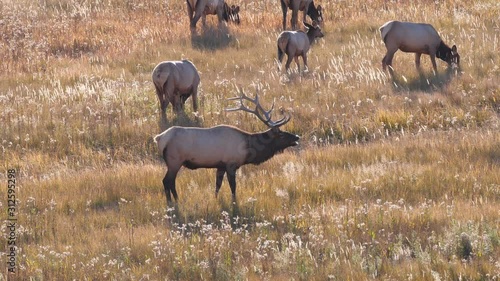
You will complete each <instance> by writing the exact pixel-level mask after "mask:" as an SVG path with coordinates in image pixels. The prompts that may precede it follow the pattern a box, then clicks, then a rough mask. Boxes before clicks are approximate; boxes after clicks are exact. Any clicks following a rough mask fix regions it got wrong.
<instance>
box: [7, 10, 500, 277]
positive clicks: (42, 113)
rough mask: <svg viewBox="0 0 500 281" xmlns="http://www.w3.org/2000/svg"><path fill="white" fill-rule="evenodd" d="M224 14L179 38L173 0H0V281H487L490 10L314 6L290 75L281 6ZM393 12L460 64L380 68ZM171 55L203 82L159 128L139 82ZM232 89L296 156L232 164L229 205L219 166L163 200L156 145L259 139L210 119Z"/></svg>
mask: <svg viewBox="0 0 500 281" xmlns="http://www.w3.org/2000/svg"><path fill="white" fill-rule="evenodd" d="M410 2H411V3H410ZM234 3H235V4H239V5H240V6H241V10H242V11H241V17H242V23H241V25H239V26H236V25H232V24H230V25H228V26H227V27H224V28H221V29H217V28H216V26H217V23H216V19H215V18H214V17H209V18H208V26H207V27H206V28H202V27H201V22H200V23H198V32H197V33H196V34H190V32H189V28H188V26H189V23H188V19H187V15H186V12H185V9H186V8H185V3H184V2H183V1H149V0H146V1H139V0H130V1H116V0H91V1H78V0H45V1H26V0H21V1H13V0H4V1H2V3H1V4H0V35H1V36H2V38H1V41H0V61H1V63H0V73H1V74H0V108H1V109H0V124H1V130H0V147H1V151H0V153H1V158H0V167H1V169H0V180H1V182H2V183H1V186H2V188H1V189H0V198H1V199H0V209H1V210H2V212H3V214H4V215H3V216H2V219H4V220H5V222H4V223H3V224H2V227H1V233H2V236H1V237H0V245H1V246H0V248H1V249H2V250H1V254H0V256H1V259H0V264H2V266H4V268H5V270H2V271H1V273H0V279H7V278H9V279H13V280H15V279H18V280H29V279H31V280H72V279H75V280H200V279H207V280H262V279H264V280H291V279H294V280H367V279H380V280H499V279H500V262H499V261H500V128H499V126H500V122H499V121H500V118H499V117H500V90H499V86H498V85H499V84H500V81H499V80H500V79H499V77H500V46H499V43H500V42H499V41H500V36H499V34H500V33H499V30H500V25H499V21H498V18H499V15H500V4H499V3H498V1H494V0H484V1H473V2H469V1H465V2H464V1H380V0H378V1H317V3H319V4H321V5H322V6H323V10H324V18H325V23H324V26H323V31H324V33H325V37H324V38H322V39H321V40H319V41H318V42H317V43H316V44H315V45H314V46H313V47H312V50H311V52H310V56H309V71H308V72H306V73H301V74H299V73H296V72H295V73H291V74H290V75H287V74H284V73H281V72H279V71H278V66H277V63H276V61H275V58H276V53H277V50H276V38H277V36H278V34H279V33H280V32H281V10H280V7H279V3H278V1H274V0H272V1H270V0H265V1H249V0H236V1H234ZM230 4H232V3H230ZM288 17H289V18H290V13H289V15H288ZM301 18H302V15H301V14H300V15H299V19H301ZM392 19H398V20H409V21H415V22H428V23H431V24H433V26H434V27H435V28H436V29H437V30H438V31H439V33H440V34H441V36H442V38H443V39H444V41H445V42H446V43H448V44H450V45H452V44H456V45H457V46H458V51H459V53H460V55H461V69H459V70H457V69H454V70H447V69H446V67H445V63H444V62H442V61H439V62H438V73H437V75H434V74H433V73H432V71H431V69H432V68H431V65H430V60H429V58H428V57H427V56H423V58H422V68H423V73H422V74H419V73H418V72H417V71H416V70H415V66H414V62H413V60H414V56H413V55H410V54H404V53H401V52H398V53H396V55H395V58H394V67H395V69H396V75H397V76H396V78H395V79H391V78H390V77H388V75H387V74H386V73H384V72H382V70H381V60H382V57H383V55H384V53H385V47H384V46H383V43H382V42H381V39H380V35H379V33H378V27H379V26H381V25H382V24H383V23H385V22H386V21H388V20H392ZM178 59H190V60H191V61H193V62H194V64H195V65H196V66H197V67H198V70H199V71H200V75H201V79H202V82H201V87H200V93H199V97H200V110H199V113H198V119H196V118H195V114H194V113H193V112H192V109H191V105H190V100H188V102H187V103H186V114H185V115H184V116H175V115H174V114H172V112H171V111H170V110H171V108H169V111H168V113H167V119H168V121H165V120H161V119H160V118H159V108H158V102H157V98H156V96H155V93H154V88H153V85H152V83H151V71H152V69H153V68H154V66H155V65H156V64H157V63H158V62H160V61H163V60H178ZM295 67H296V66H295V65H294V64H292V68H295ZM237 87H241V88H242V89H243V90H244V91H245V92H246V93H247V94H249V95H253V94H255V93H256V92H257V91H258V92H259V93H260V95H261V99H262V102H263V104H264V106H270V105H271V103H272V101H275V103H276V106H277V108H281V109H282V110H285V111H287V112H289V113H290V114H291V115H292V120H291V121H290V122H289V123H288V124H287V125H285V126H284V127H283V129H284V130H287V131H289V132H292V133H295V134H298V135H300V136H301V143H300V145H299V146H298V147H294V148H293V149H288V150H287V151H285V152H284V153H283V154H280V155H278V156H275V157H274V158H272V159H271V160H269V161H268V162H266V163H264V164H262V165H260V166H245V167H243V168H241V169H240V170H239V172H238V174H237V182H238V189H237V194H238V202H237V204H232V203H231V196H230V190H229V187H228V185H227V182H224V183H223V186H222V189H221V192H220V195H219V198H217V199H216V198H215V196H214V189H215V187H214V185H215V171H213V170H196V171H190V170H182V171H181V173H180V174H179V176H178V178H177V190H178V193H179V197H180V200H179V203H178V206H177V208H166V202H165V194H164V191H163V187H162V184H161V179H162V178H163V176H164V173H165V169H166V168H165V165H164V163H163V161H162V159H161V157H160V155H159V153H158V151H157V149H156V147H155V144H154V143H153V141H152V137H153V136H154V135H155V134H157V133H159V132H161V131H162V130H163V129H165V128H166V127H169V126H171V125H172V124H178V125H199V126H203V127H209V126H213V125H217V124H230V125H234V126H238V127H240V128H242V129H244V130H247V131H252V132H256V131H260V130H264V129H265V128H264V126H263V124H261V123H260V122H259V121H258V120H257V119H256V118H255V117H254V116H251V115H250V114H246V113H243V112H241V113H228V112H224V110H223V109H224V108H226V107H229V106H232V104H231V103H229V102H228V101H226V99H227V98H229V97H233V96H235V95H237ZM12 170H15V173H13V172H12ZM12 175H14V176H15V179H16V182H15V185H9V184H8V183H9V182H8V180H9V177H10V179H12ZM11 183H13V182H11ZM9 186H10V187H9ZM12 194H14V195H15V197H16V201H15V203H16V204H15V210H14V209H13V210H14V211H15V212H14V213H12V214H11V215H12V217H14V218H16V219H17V221H16V225H15V226H16V228H15V231H14V232H12V231H11V230H10V228H9V226H10V225H9V221H8V219H9V218H12V217H9V214H8V211H9V209H8V207H9V206H8V205H9V201H8V196H9V195H12ZM13 238H15V244H16V246H17V248H15V249H14V250H11V249H10V247H9V243H12V241H13ZM12 253H14V255H15V259H14V260H15V266H14V269H15V270H16V273H14V274H8V273H7V268H8V266H9V264H8V262H9V261H11V260H12V257H11V256H10V255H12Z"/></svg>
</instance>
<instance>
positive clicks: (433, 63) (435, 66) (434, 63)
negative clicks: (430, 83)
mask: <svg viewBox="0 0 500 281" xmlns="http://www.w3.org/2000/svg"><path fill="white" fill-rule="evenodd" d="M430 56H431V62H432V69H434V75H436V74H437V65H436V55H435V54H431V55H430Z"/></svg>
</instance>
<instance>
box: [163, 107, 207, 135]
mask: <svg viewBox="0 0 500 281" xmlns="http://www.w3.org/2000/svg"><path fill="white" fill-rule="evenodd" d="M167 114H168V113H167ZM167 114H165V113H160V118H159V120H158V127H159V128H160V132H163V131H165V130H166V129H168V128H170V127H172V126H182V127H202V126H203V123H202V121H201V120H200V118H198V117H197V116H196V115H194V114H193V115H192V116H188V115H187V114H186V112H184V111H181V112H179V113H178V114H176V113H173V112H171V113H170V115H171V118H170V120H168V118H167Z"/></svg>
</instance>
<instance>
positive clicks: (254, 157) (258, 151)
mask: <svg viewBox="0 0 500 281" xmlns="http://www.w3.org/2000/svg"><path fill="white" fill-rule="evenodd" d="M273 134H274V133H273V132H272V130H271V129H270V130H267V131H264V132H260V133H254V134H251V133H248V135H246V139H247V158H246V160H245V164H255V165H259V164H261V163H263V162H265V161H267V160H269V159H270V158H271V157H273V156H274V155H275V154H276V153H278V152H279V150H278V149H277V148H276V146H275V144H274V143H273Z"/></svg>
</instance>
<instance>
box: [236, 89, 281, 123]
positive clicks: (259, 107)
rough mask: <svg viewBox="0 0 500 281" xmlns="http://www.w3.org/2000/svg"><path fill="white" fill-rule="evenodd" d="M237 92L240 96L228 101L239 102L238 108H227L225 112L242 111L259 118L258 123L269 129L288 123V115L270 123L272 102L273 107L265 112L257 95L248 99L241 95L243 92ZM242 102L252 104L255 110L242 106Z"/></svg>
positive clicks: (243, 94)
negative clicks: (260, 122) (245, 101)
mask: <svg viewBox="0 0 500 281" xmlns="http://www.w3.org/2000/svg"><path fill="white" fill-rule="evenodd" d="M239 92H240V94H241V96H239V97H233V98H229V99H228V100H239V101H240V106H239V107H235V108H228V109H226V111H237V110H242V111H246V112H250V113H253V114H254V115H256V116H257V118H259V120H260V121H262V122H263V123H264V124H266V125H267V126H268V127H271V128H273V127H279V126H282V125H284V124H286V123H287V122H288V121H290V116H289V115H287V116H285V117H283V118H281V119H280V120H278V121H276V122H273V121H271V115H272V111H273V110H274V101H273V105H272V106H271V109H269V110H265V109H264V108H263V107H262V105H261V104H260V102H259V94H256V95H255V98H254V99H252V98H250V97H248V96H247V95H245V93H243V91H241V90H239ZM243 100H247V101H250V102H252V103H253V104H255V109H254V110H251V109H249V108H248V107H246V106H245V105H244V104H243ZM262 115H264V116H262Z"/></svg>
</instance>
